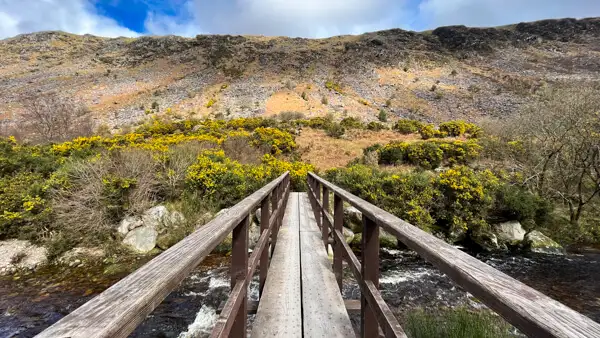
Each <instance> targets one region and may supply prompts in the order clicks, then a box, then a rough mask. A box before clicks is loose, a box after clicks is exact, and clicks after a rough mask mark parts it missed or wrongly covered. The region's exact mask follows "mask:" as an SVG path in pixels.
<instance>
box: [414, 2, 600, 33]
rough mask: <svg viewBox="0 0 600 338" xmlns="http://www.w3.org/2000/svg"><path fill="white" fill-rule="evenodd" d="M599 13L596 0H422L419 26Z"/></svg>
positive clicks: (486, 23)
mask: <svg viewBox="0 0 600 338" xmlns="http://www.w3.org/2000/svg"><path fill="white" fill-rule="evenodd" d="M591 16H600V1H598V0H424V1H422V2H421V4H420V5H419V17H420V19H419V21H420V26H422V27H421V28H435V27H439V26H447V25H465V26H483V27H490V26H500V25H506V24H511V23H518V22H527V21H536V20H542V19H549V18H566V17H575V18H583V17H591Z"/></svg>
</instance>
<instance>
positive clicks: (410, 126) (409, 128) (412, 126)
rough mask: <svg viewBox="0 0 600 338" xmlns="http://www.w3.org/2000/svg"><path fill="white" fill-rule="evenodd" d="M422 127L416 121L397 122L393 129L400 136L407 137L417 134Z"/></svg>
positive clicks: (421, 124)
mask: <svg viewBox="0 0 600 338" xmlns="http://www.w3.org/2000/svg"><path fill="white" fill-rule="evenodd" d="M422 126H423V123H421V122H419V121H416V120H398V122H396V124H395V125H394V128H393V129H394V130H395V131H397V132H399V133H401V134H405V135H408V134H414V133H417V132H418V131H419V130H420V129H421V127H422Z"/></svg>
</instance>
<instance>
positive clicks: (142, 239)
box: [123, 225, 158, 253]
mask: <svg viewBox="0 0 600 338" xmlns="http://www.w3.org/2000/svg"><path fill="white" fill-rule="evenodd" d="M157 237H158V232H157V231H156V229H155V228H154V227H152V226H148V225H144V226H142V227H139V228H135V229H133V230H131V231H130V232H129V233H128V234H127V236H125V239H124V240H123V243H124V244H126V245H128V246H130V247H131V248H132V249H134V250H135V251H138V252H140V253H147V252H149V251H151V250H152V249H154V247H155V246H156V238H157Z"/></svg>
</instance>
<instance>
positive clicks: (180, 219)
mask: <svg viewBox="0 0 600 338" xmlns="http://www.w3.org/2000/svg"><path fill="white" fill-rule="evenodd" d="M184 222H185V216H183V214H182V213H180V212H179V211H173V212H171V214H170V215H169V225H171V226H177V225H180V224H182V223H184Z"/></svg>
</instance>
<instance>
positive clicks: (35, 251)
mask: <svg viewBox="0 0 600 338" xmlns="http://www.w3.org/2000/svg"><path fill="white" fill-rule="evenodd" d="M47 262H48V251H47V250H46V248H44V247H40V246H36V245H33V244H31V243H30V242H28V241H22V240H17V239H11V240H7V241H1V242H0V275H3V274H10V273H12V272H14V271H16V270H18V269H27V270H34V269H36V268H37V267H39V266H42V265H44V264H46V263H47Z"/></svg>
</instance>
